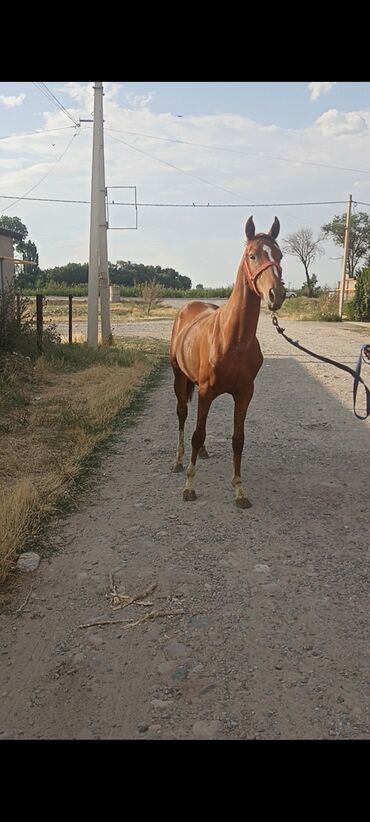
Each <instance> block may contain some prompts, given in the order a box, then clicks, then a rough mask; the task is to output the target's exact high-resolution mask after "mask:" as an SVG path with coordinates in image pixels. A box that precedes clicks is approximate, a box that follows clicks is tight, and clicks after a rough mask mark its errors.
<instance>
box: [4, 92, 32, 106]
mask: <svg viewBox="0 0 370 822" xmlns="http://www.w3.org/2000/svg"><path fill="white" fill-rule="evenodd" d="M25 99H26V95H25V94H18V96H17V97H15V96H14V95H13V96H9V97H7V96H6V95H5V94H0V103H1V104H2V105H3V106H4V108H15V107H16V106H21V105H22V104H23V102H24V100H25Z"/></svg>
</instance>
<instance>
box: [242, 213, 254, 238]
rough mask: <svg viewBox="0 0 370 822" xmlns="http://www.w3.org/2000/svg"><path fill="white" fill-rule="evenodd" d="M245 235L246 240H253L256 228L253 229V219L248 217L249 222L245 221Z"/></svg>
mask: <svg viewBox="0 0 370 822" xmlns="http://www.w3.org/2000/svg"><path fill="white" fill-rule="evenodd" d="M245 233H246V235H247V239H248V240H253V237H254V235H255V233H256V228H255V225H254V222H253V217H249V220H247V222H246V224H245Z"/></svg>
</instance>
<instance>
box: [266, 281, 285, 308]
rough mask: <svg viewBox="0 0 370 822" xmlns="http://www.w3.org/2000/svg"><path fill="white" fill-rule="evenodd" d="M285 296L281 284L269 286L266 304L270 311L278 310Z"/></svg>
mask: <svg viewBox="0 0 370 822" xmlns="http://www.w3.org/2000/svg"><path fill="white" fill-rule="evenodd" d="M285 297H286V290H285V288H284V286H283V285H278V286H276V287H274V288H270V290H269V296H268V300H267V305H268V307H269V309H270V311H278V310H279V308H281V306H282V304H283V302H284V300H285Z"/></svg>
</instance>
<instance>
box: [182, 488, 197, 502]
mask: <svg viewBox="0 0 370 822" xmlns="http://www.w3.org/2000/svg"><path fill="white" fill-rule="evenodd" d="M182 498H183V500H184V502H190V500H194V499H196V498H197V495H196V493H195V491H193V490H192V491H190V490H189V488H185V490H184V491H183V492H182Z"/></svg>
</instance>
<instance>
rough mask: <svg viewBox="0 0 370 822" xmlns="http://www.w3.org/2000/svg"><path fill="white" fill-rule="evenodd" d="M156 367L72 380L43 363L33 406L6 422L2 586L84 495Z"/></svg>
mask: <svg viewBox="0 0 370 822" xmlns="http://www.w3.org/2000/svg"><path fill="white" fill-rule="evenodd" d="M152 368H153V357H150V358H148V359H147V360H146V361H145V360H143V359H141V360H137V361H135V362H134V364H133V365H132V366H131V367H128V368H123V367H122V366H119V365H112V366H110V367H106V366H104V365H92V366H91V367H89V368H85V369H84V370H81V371H73V372H69V373H61V372H60V371H58V372H56V371H55V370H53V368H52V367H51V366H50V365H49V364H48V363H47V362H46V361H45V360H44V359H43V358H41V359H40V360H39V361H38V362H37V364H36V366H35V368H34V370H33V376H32V380H31V382H30V384H29V386H28V401H29V404H28V405H26V406H23V407H11V408H9V409H8V411H7V412H6V413H5V415H4V414H3V415H2V422H3V425H4V428H3V430H5V433H4V434H3V435H2V436H1V439H0V453H1V464H0V582H3V581H4V579H5V577H6V575H7V573H8V572H9V569H10V568H11V567H12V565H13V563H14V560H15V559H16V558H17V555H18V554H19V553H20V552H21V551H23V550H27V547H28V546H29V545H30V544H32V542H34V540H35V539H37V537H38V535H39V534H40V531H41V529H42V527H43V525H44V523H45V521H46V519H47V518H48V517H49V516H50V515H51V514H52V513H53V511H54V510H55V508H56V505H57V504H59V503H60V502H61V501H63V500H68V499H69V497H70V495H71V494H73V493H76V490H75V488H76V486H75V485H74V481H75V480H76V479H77V477H78V475H79V473H80V472H81V469H82V466H83V463H84V460H85V459H86V457H87V456H88V455H89V454H91V452H92V451H93V449H94V448H95V446H96V445H97V444H98V443H100V442H102V441H103V440H105V439H107V438H108V437H109V436H110V435H111V433H112V430H113V425H114V420H115V418H116V416H117V414H119V413H120V412H121V411H122V410H123V409H124V408H125V407H127V406H128V405H129V404H130V401H131V399H132V396H133V394H134V392H135V390H136V389H137V388H138V386H139V384H140V383H141V382H142V381H143V378H144V377H145V376H146V375H147V374H148V373H149V371H150V370H152Z"/></svg>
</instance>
